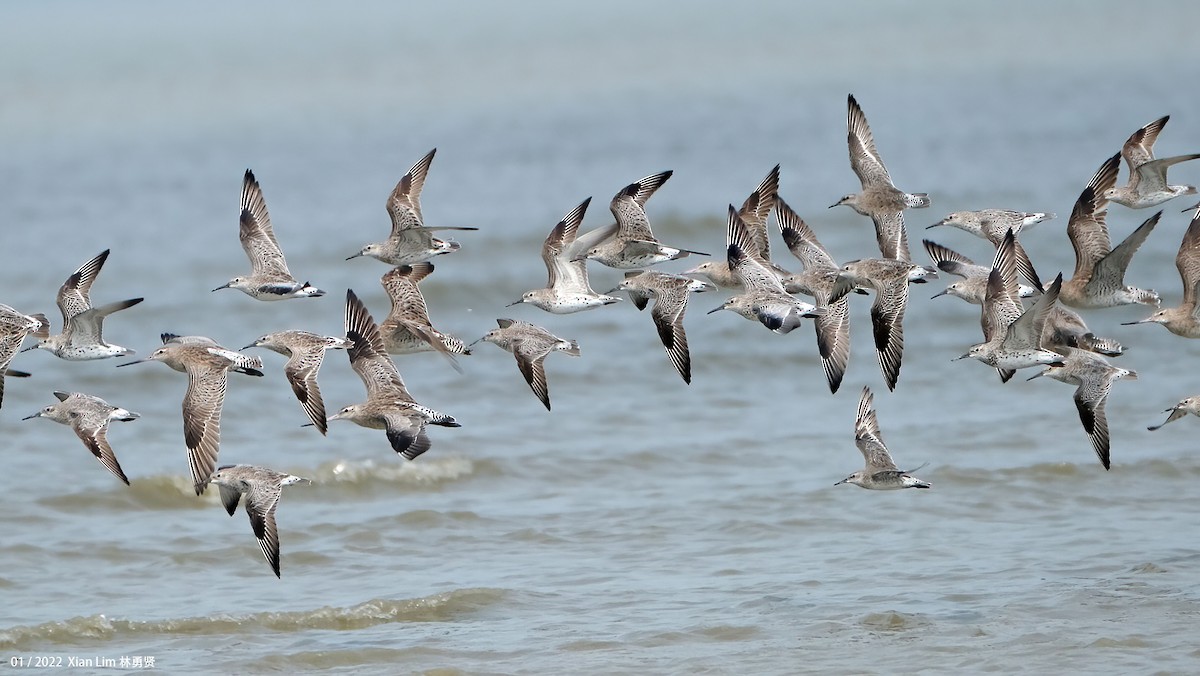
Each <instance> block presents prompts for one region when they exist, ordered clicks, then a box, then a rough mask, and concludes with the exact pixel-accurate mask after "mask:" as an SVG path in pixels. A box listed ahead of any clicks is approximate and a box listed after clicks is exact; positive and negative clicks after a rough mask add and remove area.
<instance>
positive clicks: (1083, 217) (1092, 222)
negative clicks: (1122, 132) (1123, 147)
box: [1067, 155, 1120, 279]
mask: <svg viewBox="0 0 1200 676" xmlns="http://www.w3.org/2000/svg"><path fill="white" fill-rule="evenodd" d="M1119 164H1120V155H1113V156H1112V157H1110V158H1108V160H1106V161H1105V162H1104V164H1103V165H1101V166H1100V168H1099V169H1098V170H1097V171H1096V174H1095V175H1094V176H1092V180H1091V181H1089V182H1088V185H1087V187H1085V188H1084V189H1083V192H1082V193H1080V194H1079V199H1077V200H1075V206H1074V208H1073V209H1071V218H1070V219H1069V220H1068V221H1067V236H1068V237H1069V238H1070V239H1071V246H1072V247H1074V248H1075V272H1074V273H1073V275H1072V276H1073V277H1074V278H1076V279H1079V278H1084V277H1088V276H1090V275H1091V274H1092V269H1093V268H1094V267H1095V265H1096V263H1097V261H1099V260H1100V259H1101V258H1104V257H1105V256H1107V255H1108V252H1109V251H1110V250H1111V249H1112V242H1111V240H1109V237H1108V225H1107V224H1106V223H1105V221H1104V216H1105V212H1104V209H1105V207H1106V206H1107V205H1108V200H1106V199H1104V197H1103V195H1104V191H1105V190H1108V189H1109V188H1111V187H1113V185H1114V184H1115V183H1116V180H1117V167H1118V166H1119Z"/></svg>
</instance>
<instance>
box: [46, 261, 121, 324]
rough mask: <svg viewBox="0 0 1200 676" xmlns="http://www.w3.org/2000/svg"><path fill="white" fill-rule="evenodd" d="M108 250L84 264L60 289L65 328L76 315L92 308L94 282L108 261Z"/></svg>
mask: <svg viewBox="0 0 1200 676" xmlns="http://www.w3.org/2000/svg"><path fill="white" fill-rule="evenodd" d="M108 252H109V250H108V249H105V250H104V251H101V252H100V253H99V254H97V255H96V257H95V258H93V259H92V260H90V261H88V262H86V263H84V264H83V265H82V266H80V268H79V269H78V270H76V271H75V272H74V273H73V274H72V275H71V276H70V277H67V281H65V282H63V285H62V286H61V287H59V289H58V299H57V302H58V309H59V310H61V311H62V318H63V326H64V327H65V326H66V325H67V323H68V322H70V321H71V318H72V317H74V316H75V315H77V314H79V313H80V312H83V311H85V310H88V309H89V308H91V307H92V301H91V296H90V292H91V290H92V282H95V281H96V276H97V275H99V274H100V268H102V267H104V261H106V260H108Z"/></svg>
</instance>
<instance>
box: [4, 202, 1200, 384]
mask: <svg viewBox="0 0 1200 676" xmlns="http://www.w3.org/2000/svg"><path fill="white" fill-rule="evenodd" d="M1175 267H1176V268H1177V269H1178V270H1179V277H1180V278H1181V279H1182V280H1183V304H1184V305H1187V304H1189V303H1191V304H1193V305H1194V304H1195V303H1196V284H1197V283H1200V211H1197V212H1196V215H1195V216H1194V217H1193V218H1192V222H1191V223H1188V227H1187V231H1186V232H1184V233H1183V242H1181V243H1180V244H1179V253H1178V254H1176V255H1175ZM0 363H4V362H0Z"/></svg>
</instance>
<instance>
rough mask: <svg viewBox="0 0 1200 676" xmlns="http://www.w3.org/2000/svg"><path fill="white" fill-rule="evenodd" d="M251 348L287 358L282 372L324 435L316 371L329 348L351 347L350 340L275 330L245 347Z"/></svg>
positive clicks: (324, 425) (324, 429) (319, 389)
mask: <svg viewBox="0 0 1200 676" xmlns="http://www.w3.org/2000/svg"><path fill="white" fill-rule="evenodd" d="M252 347H265V348H267V349H268V350H271V351H272V352H278V353H279V354H282V355H283V356H285V357H287V358H288V360H287V364H285V365H284V367H283V372H284V374H285V375H287V379H288V382H289V383H291V384H292V392H294V393H295V395H296V398H297V399H299V400H300V404H301V405H303V406H304V411H305V412H306V413H308V417H309V418H310V419H311V420H312V422H313V426H314V427H316V428H317V431H318V432H320V433H321V434H325V432H326V430H327V421H326V419H325V402H324V401H322V400H321V388H320V387H318V386H317V371H318V370H320V368H321V362H322V361H324V359H325V351H326V350H346V349H349V348H350V341H348V340H346V339H345V338H336V337H333V336H322V335H320V334H316V333H310V332H308V331H276V332H275V333H268V334H266V335H265V336H263V337H261V338H259V339H258V340H256V341H254V342H253V343H250V344H249V345H247V346H246V347H243V348H242V349H243V350H248V349H250V348H252Z"/></svg>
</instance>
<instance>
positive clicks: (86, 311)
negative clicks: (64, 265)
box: [22, 249, 142, 361]
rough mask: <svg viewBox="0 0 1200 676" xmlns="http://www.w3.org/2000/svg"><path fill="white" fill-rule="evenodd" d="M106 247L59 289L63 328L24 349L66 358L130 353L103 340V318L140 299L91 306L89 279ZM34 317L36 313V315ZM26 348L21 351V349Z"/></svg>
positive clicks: (94, 274)
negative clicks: (39, 350)
mask: <svg viewBox="0 0 1200 676" xmlns="http://www.w3.org/2000/svg"><path fill="white" fill-rule="evenodd" d="M108 252H109V250H108V249H105V250H104V251H101V252H100V253H99V254H98V255H97V256H96V257H95V258H93V259H92V260H90V261H88V262H86V263H84V264H83V265H82V266H81V267H80V268H79V269H78V270H76V271H75V272H74V274H72V275H71V276H70V277H67V281H65V282H63V285H62V286H61V287H59V289H58V299H57V303H58V309H59V310H61V311H62V317H63V330H62V333H60V334H57V335H53V336H50V335H47V336H46V337H45V338H42V339H40V340H39V341H38V342H37V343H36V344H35V345H31V346H29V347H27V348H25V350H34V349H42V350H46V351H48V352H51V353H53V354H54V355H55V356H56V357H59V358H61V359H66V360H68V361H86V360H90V359H106V358H108V357H123V356H125V355H129V354H133V350H130V349H128V348H124V347H121V346H120V345H111V344H109V343H106V342H104V318H105V317H107V316H109V315H111V314H112V313H114V312H117V311H120V310H124V309H125V308H130V307H133V306H134V305H137V304H138V303H140V302H142V299H141V298H130V299H129V300H122V301H117V302H116V303H109V304H108V305H101V306H100V307H92V300H91V296H90V292H91V290H92V282H95V281H96V277H97V275H99V274H100V268H102V267H104V261H106V260H108ZM35 316H36V315H35ZM25 350H22V352H24V351H25Z"/></svg>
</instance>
